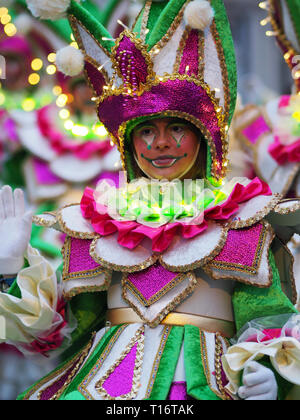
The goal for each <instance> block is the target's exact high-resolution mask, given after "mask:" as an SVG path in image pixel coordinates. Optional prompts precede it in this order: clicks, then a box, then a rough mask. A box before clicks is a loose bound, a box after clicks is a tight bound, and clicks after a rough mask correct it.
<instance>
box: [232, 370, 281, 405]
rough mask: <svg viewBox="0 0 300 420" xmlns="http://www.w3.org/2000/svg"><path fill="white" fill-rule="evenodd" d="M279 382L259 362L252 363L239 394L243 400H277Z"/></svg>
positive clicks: (246, 371) (244, 376) (244, 374)
mask: <svg viewBox="0 0 300 420" xmlns="http://www.w3.org/2000/svg"><path fill="white" fill-rule="evenodd" d="M277 391H278V387H277V382H276V379H275V375H274V373H273V372H272V371H271V370H270V369H268V368H266V367H265V366H262V365H261V364H259V363H257V362H250V363H249V364H248V365H247V366H246V368H245V369H244V373H243V386H241V387H240V388H239V391H238V394H239V396H240V398H242V399H243V400H276V399H277Z"/></svg>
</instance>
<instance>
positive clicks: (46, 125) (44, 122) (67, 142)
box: [37, 106, 112, 160]
mask: <svg viewBox="0 0 300 420" xmlns="http://www.w3.org/2000/svg"><path fill="white" fill-rule="evenodd" d="M50 111H51V107H50V106H46V107H44V108H41V109H39V110H38V111H37V121H38V126H39V129H40V131H41V133H42V134H43V136H44V137H46V138H48V139H49V141H50V144H51V147H52V148H53V149H54V150H55V152H56V153H57V154H59V155H62V154H64V153H67V152H71V153H73V154H74V155H75V156H76V157H77V158H79V159H81V160H86V159H90V158H91V157H92V156H93V155H97V154H98V155H100V156H103V155H105V154H106V153H108V152H109V151H110V150H111V149H112V146H111V145H110V140H109V139H107V140H105V141H99V142H96V141H86V142H83V143H77V142H75V141H74V140H72V139H71V138H68V137H66V135H65V134H64V133H62V132H60V131H58V130H57V128H56V126H55V124H54V122H53V121H51V112H50Z"/></svg>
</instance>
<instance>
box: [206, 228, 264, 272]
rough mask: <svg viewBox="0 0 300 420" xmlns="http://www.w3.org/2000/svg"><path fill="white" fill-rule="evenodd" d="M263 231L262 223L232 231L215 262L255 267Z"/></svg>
mask: <svg viewBox="0 0 300 420" xmlns="http://www.w3.org/2000/svg"><path fill="white" fill-rule="evenodd" d="M262 230H263V225H262V224H260V223H259V224H257V225H254V226H252V227H250V228H247V229H239V230H230V231H229V232H228V236H227V240H226V244H225V246H224V248H223V249H222V251H221V252H220V254H219V255H218V256H217V257H216V258H215V259H214V261H215V262H225V263H229V264H238V265H241V266H247V267H253V265H254V264H255V262H256V256H257V249H258V246H259V242H260V238H261V233H262ZM237 245H238V246H237Z"/></svg>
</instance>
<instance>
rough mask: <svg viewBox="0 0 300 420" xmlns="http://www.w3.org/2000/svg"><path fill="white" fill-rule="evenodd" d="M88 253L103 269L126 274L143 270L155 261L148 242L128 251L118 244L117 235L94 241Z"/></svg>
mask: <svg viewBox="0 0 300 420" xmlns="http://www.w3.org/2000/svg"><path fill="white" fill-rule="evenodd" d="M90 253H91V256H92V257H93V259H94V260H95V261H96V262H98V263H99V264H101V265H103V266H104V267H107V268H110V269H112V270H116V271H122V272H127V273H131V272H135V271H141V270H144V269H145V268H147V267H150V265H152V264H153V263H154V262H155V261H156V259H157V258H156V256H154V255H153V252H152V249H151V242H150V240H144V241H143V242H142V244H140V245H138V246H137V247H136V248H135V249H134V250H130V249H128V248H125V247H123V246H121V245H119V244H118V241H117V234H114V235H110V236H106V237H101V238H97V239H95V240H94V241H93V243H92V245H91V249H90Z"/></svg>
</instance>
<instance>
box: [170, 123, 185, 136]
mask: <svg viewBox="0 0 300 420" xmlns="http://www.w3.org/2000/svg"><path fill="white" fill-rule="evenodd" d="M171 130H172V131H173V132H174V133H176V134H183V133H184V127H183V126H182V125H173V126H172V127H171Z"/></svg>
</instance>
